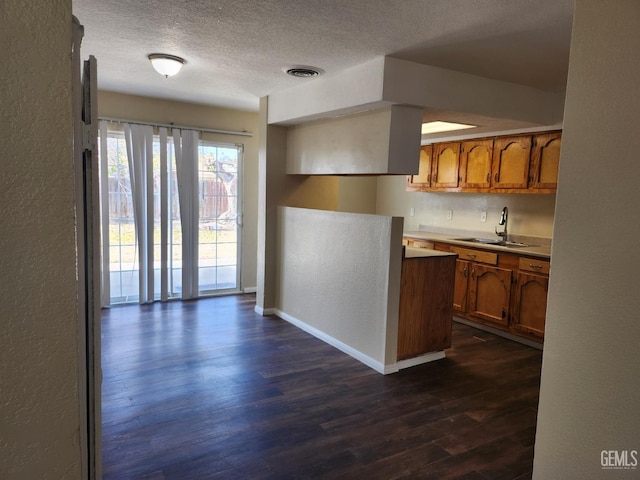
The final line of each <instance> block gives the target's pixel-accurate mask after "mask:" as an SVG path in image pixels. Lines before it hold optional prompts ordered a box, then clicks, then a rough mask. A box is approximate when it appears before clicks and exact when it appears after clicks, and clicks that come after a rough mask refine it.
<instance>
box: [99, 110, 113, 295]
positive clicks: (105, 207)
mask: <svg viewBox="0 0 640 480" xmlns="http://www.w3.org/2000/svg"><path fill="white" fill-rule="evenodd" d="M99 128H100V130H99V131H100V227H101V243H102V245H101V247H102V255H101V257H102V258H101V266H102V268H101V272H100V274H101V280H102V281H101V282H100V284H101V285H100V286H101V292H100V295H101V304H102V306H103V307H108V306H109V305H111V278H110V277H111V275H110V269H109V171H108V168H109V160H108V158H107V135H108V133H107V132H108V129H109V122H106V121H104V120H103V121H101V122H100V125H99Z"/></svg>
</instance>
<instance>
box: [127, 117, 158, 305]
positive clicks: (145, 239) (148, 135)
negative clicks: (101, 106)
mask: <svg viewBox="0 0 640 480" xmlns="http://www.w3.org/2000/svg"><path fill="white" fill-rule="evenodd" d="M124 138H125V142H126V145H127V159H128V161H129V175H130V176H131V192H132V199H133V212H134V215H133V216H134V222H135V225H136V241H137V243H138V259H139V267H140V268H139V285H140V303H148V302H153V290H154V286H153V220H154V219H153V213H154V212H153V207H154V205H153V127H151V126H150V125H129V124H124Z"/></svg>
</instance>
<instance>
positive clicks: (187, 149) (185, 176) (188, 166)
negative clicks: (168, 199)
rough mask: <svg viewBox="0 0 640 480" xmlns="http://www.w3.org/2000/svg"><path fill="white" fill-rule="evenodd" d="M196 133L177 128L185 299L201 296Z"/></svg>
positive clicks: (174, 139)
mask: <svg viewBox="0 0 640 480" xmlns="http://www.w3.org/2000/svg"><path fill="white" fill-rule="evenodd" d="M198 137H199V134H198V132H197V131H195V130H179V129H173V143H174V148H175V154H176V174H177V176H178V198H179V199H180V222H181V225H182V298H183V299H188V298H196V297H197V296H198V290H199V288H198V210H199V207H200V203H199V187H198V143H199V139H198Z"/></svg>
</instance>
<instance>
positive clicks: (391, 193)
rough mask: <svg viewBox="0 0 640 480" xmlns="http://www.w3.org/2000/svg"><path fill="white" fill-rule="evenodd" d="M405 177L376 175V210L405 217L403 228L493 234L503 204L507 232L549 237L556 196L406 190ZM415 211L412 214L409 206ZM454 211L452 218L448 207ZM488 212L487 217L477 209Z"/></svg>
mask: <svg viewBox="0 0 640 480" xmlns="http://www.w3.org/2000/svg"><path fill="white" fill-rule="evenodd" d="M405 183H406V178H405V177H380V178H379V179H378V194H377V213H378V214H380V215H395V216H400V217H405V223H404V227H405V230H417V229H418V225H433V226H436V227H442V228H455V229H462V230H474V231H478V232H486V233H487V235H493V234H494V228H495V227H496V226H497V225H498V220H499V218H500V212H501V211H502V207H504V206H507V207H509V232H510V233H513V234H516V235H529V236H533V237H546V238H549V237H552V236H553V218H554V211H555V201H556V196H555V195H553V194H549V195H523V194H520V195H519V194H511V195H500V194H493V193H492V194H481V193H478V194H476V193H431V192H430V193H425V192H407V191H406V188H405ZM412 208H413V209H414V215H413V216H411V209H412ZM449 210H451V211H452V212H453V217H452V218H451V220H449V219H447V211H449ZM481 212H487V221H486V222H482V221H481V220H480V213H481Z"/></svg>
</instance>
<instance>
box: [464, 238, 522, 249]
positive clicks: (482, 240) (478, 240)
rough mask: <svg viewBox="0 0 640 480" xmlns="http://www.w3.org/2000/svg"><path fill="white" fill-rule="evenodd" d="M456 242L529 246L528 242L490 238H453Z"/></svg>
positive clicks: (512, 246) (515, 246)
mask: <svg viewBox="0 0 640 480" xmlns="http://www.w3.org/2000/svg"><path fill="white" fill-rule="evenodd" d="M454 240H457V241H458V242H470V243H481V244H483V245H498V246H500V247H511V248H517V247H530V246H531V245H529V244H528V243H521V242H504V241H502V240H491V239H490V238H454Z"/></svg>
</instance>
